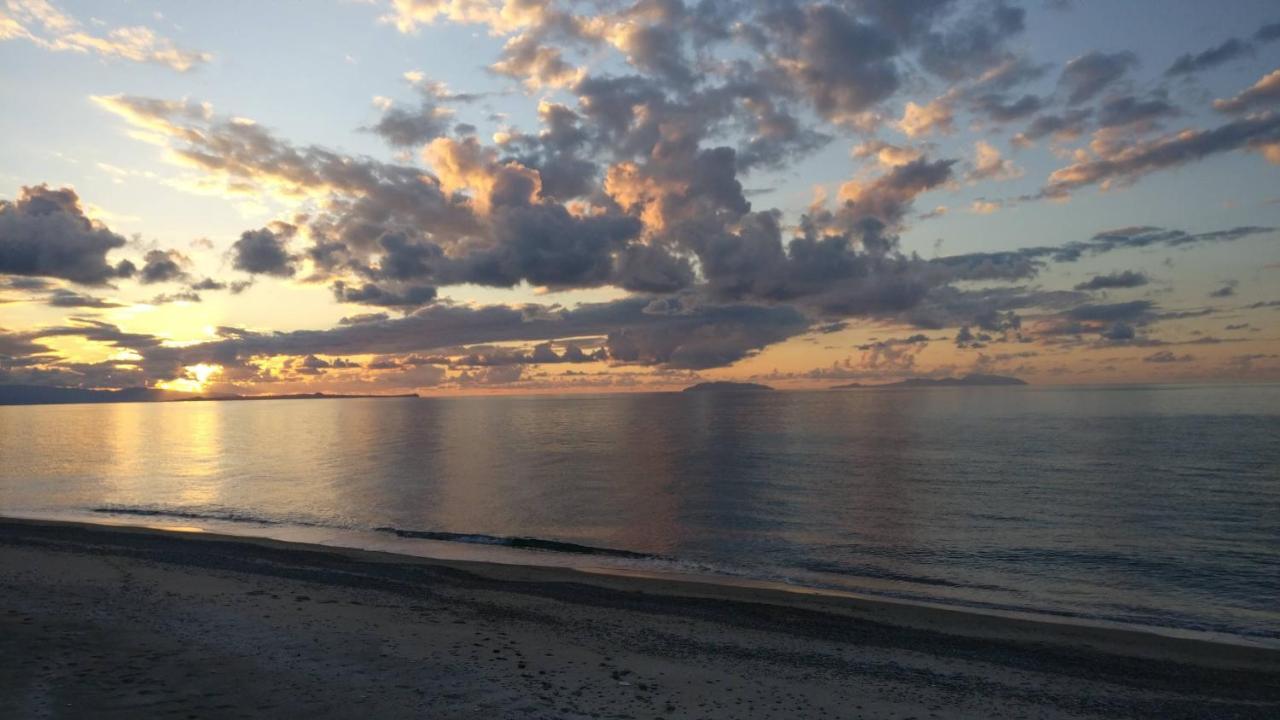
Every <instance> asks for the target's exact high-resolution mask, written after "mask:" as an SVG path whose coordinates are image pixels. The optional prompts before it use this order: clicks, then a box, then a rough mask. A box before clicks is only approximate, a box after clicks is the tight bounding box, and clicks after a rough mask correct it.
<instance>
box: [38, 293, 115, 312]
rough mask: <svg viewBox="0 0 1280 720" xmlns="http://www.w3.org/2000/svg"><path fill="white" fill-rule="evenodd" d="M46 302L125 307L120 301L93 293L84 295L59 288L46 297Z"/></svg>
mask: <svg viewBox="0 0 1280 720" xmlns="http://www.w3.org/2000/svg"><path fill="white" fill-rule="evenodd" d="M45 304H46V305H49V306H50V307H60V308H117V307H123V305H121V304H120V303H118V302H114V301H112V300H106V299H104V298H100V297H94V296H92V295H84V294H81V293H78V292H75V291H73V290H66V289H58V290H54V291H53V293H52V294H51V295H49V296H48V297H47V298H45Z"/></svg>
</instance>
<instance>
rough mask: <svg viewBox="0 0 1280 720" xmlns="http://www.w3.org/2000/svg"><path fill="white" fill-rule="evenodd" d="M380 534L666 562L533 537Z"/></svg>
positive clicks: (383, 529) (398, 530)
mask: <svg viewBox="0 0 1280 720" xmlns="http://www.w3.org/2000/svg"><path fill="white" fill-rule="evenodd" d="M374 529H375V530H377V531H378V532H384V533H391V534H393V535H397V536H399V537H402V538H413V539H416V540H437V541H440V542H456V543H470V544H472V545H500V546H502V547H511V548H520V549H522V550H544V551H547V552H558V553H572V554H576V555H600V556H604V557H613V558H625V559H628V560H665V559H666V558H664V557H662V556H661V555H654V554H651V553H642V552H635V551H632V550H618V549H615V548H604V547H596V546H593V545H580V544H578V543H571V542H562V541H559V540H546V539H543V538H532V537H504V536H500V535H484V534H480V533H455V532H444V531H441V530H404V529H401V528H394V527H380V528H374Z"/></svg>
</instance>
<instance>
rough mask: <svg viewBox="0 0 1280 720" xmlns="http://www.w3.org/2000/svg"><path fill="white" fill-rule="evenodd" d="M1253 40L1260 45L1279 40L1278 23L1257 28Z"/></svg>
mask: <svg viewBox="0 0 1280 720" xmlns="http://www.w3.org/2000/svg"><path fill="white" fill-rule="evenodd" d="M1253 39H1254V40H1256V41H1258V42H1262V43H1269V42H1274V41H1276V40H1280V22H1274V23H1270V24H1267V25H1263V26H1262V27H1260V28H1258V30H1257V32H1255V33H1254V34H1253Z"/></svg>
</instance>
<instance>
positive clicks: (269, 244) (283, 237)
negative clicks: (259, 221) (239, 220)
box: [231, 224, 297, 277]
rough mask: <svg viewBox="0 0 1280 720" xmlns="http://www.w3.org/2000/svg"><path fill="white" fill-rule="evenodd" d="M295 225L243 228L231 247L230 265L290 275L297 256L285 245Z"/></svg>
mask: <svg viewBox="0 0 1280 720" xmlns="http://www.w3.org/2000/svg"><path fill="white" fill-rule="evenodd" d="M294 232H295V228H294V227H293V226H291V225H284V224H277V225H276V226H275V227H273V228H265V227H264V228H261V229H258V230H246V231H245V232H243V233H241V234H240V239H239V240H236V242H235V244H234V245H232V246H231V252H232V266H233V267H235V269H237V270H243V271H244V272H247V273H251V274H254V275H274V276H276V277H293V275H294V273H296V272H297V267H296V262H297V256H295V255H292V254H290V253H289V251H288V249H287V248H286V243H288V241H289V238H291V237H292V236H293V234H294Z"/></svg>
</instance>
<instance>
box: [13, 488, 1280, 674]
mask: <svg viewBox="0 0 1280 720" xmlns="http://www.w3.org/2000/svg"><path fill="white" fill-rule="evenodd" d="M163 517H164V516H157V518H156V521H155V522H153V523H146V522H142V518H139V520H138V522H132V521H130V520H127V519H121V518H110V517H109V516H107V517H103V518H102V519H98V518H88V519H86V518H82V517H80V516H78V515H71V516H64V517H56V516H41V515H29V516H24V515H16V516H10V515H4V514H0V532H3V530H4V529H5V527H6V525H9V524H17V525H22V526H28V527H31V528H47V529H50V530H53V531H55V532H56V529H57V528H66V529H68V530H70V529H75V530H80V531H85V532H104V533H108V534H111V533H119V534H120V535H121V536H129V535H138V536H143V537H159V538H169V539H172V540H177V541H186V542H211V543H221V544H227V545H229V546H231V547H234V546H236V545H244V546H248V547H250V548H269V549H276V550H286V551H293V552H303V553H315V554H317V555H320V556H324V555H331V556H333V557H334V558H344V559H349V560H352V561H356V562H368V563H387V564H406V565H411V566H424V567H433V568H442V569H448V570H455V571H460V572H465V573H469V574H472V575H475V576H477V577H481V578H485V579H488V580H493V581H498V582H512V583H531V584H538V583H541V584H550V583H555V584H573V585H580V586H587V587H592V588H598V589H605V590H614V591H620V592H634V593H644V594H646V595H651V596H656V597H672V598H689V599H700V600H710V601H721V602H730V603H733V602H747V603H756V604H761V605H766V606H778V607H786V608H792V609H797V610H804V611H810V612H818V613H823V614H829V615H832V616H837V617H843V618H848V619H850V620H853V621H866V622H875V623H879V624H885V625H889V626H894V627H902V628H907V629H913V630H925V631H930V632H941V633H946V634H950V635H957V636H962V637H969V638H973V639H979V640H1012V641H1018V642H1035V643H1044V644H1048V645H1058V646H1063V647H1074V648H1080V649H1087V650H1091V651H1099V652H1104V653H1110V654H1118V655H1125V656H1130V657H1134V658H1142V659H1158V660H1175V661H1177V662H1186V663H1189V664H1194V665H1202V666H1205V667H1223V668H1254V669H1263V670H1268V671H1276V672H1280V645H1276V644H1271V643H1269V642H1267V641H1263V640H1257V639H1254V638H1248V637H1242V636H1234V635H1224V634H1220V633H1212V632H1207V631H1198V630H1186V629H1181V628H1173V627H1160V626H1144V625H1132V624H1121V623H1116V622H1110V621H1106V620H1099V619H1094V618H1080V617H1074V616H1063V615H1052V614H1047V613H1033V612H1025V611H1017V610H997V609H990V608H984V607H968V606H964V605H955V604H948V603H943V602H930V601H924V600H915V599H906V598H897V597H892V596H886V595H878V594H868V593H863V592H856V591H850V590H842V589H838V588H830V587H814V586H809V585H803V584H793V583H785V582H780V581H776V580H765V579H759V578H752V577H747V576H736V575H718V574H717V575H712V574H706V573H698V572H676V571H670V570H659V569H647V568H638V567H624V566H618V565H607V564H603V563H604V561H606V560H608V559H609V558H608V557H607V556H606V557H603V558H600V557H595V556H574V555H569V554H564V553H556V552H539V551H536V550H535V551H529V550H523V549H516V548H512V547H509V546H492V545H484V544H482V545H460V544H454V543H448V542H439V541H436V542H426V543H424V542H422V541H421V540H416V539H406V537H405V536H390V537H388V536H385V535H380V534H379V532H378V531H373V532H359V531H341V532H339V533H337V534H334V533H333V529H332V528H301V527H290V526H266V527H263V528H260V530H261V531H262V532H261V533H259V534H240V533H236V532H222V531H220V530H218V529H213V530H210V529H208V528H206V527H199V526H195V525H190V526H186V525H179V524H175V523H173V522H164V521H163V519H162V518H163ZM174 519H180V518H174ZM228 529H231V528H228ZM276 531H283V532H281V533H280V534H275V533H276ZM307 531H315V532H314V534H313V533H310V532H307ZM300 534H301V536H302V537H301V539H300V538H299V535H300ZM308 536H310V537H308ZM335 539H336V542H335ZM609 552H610V553H623V552H625V551H609Z"/></svg>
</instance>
